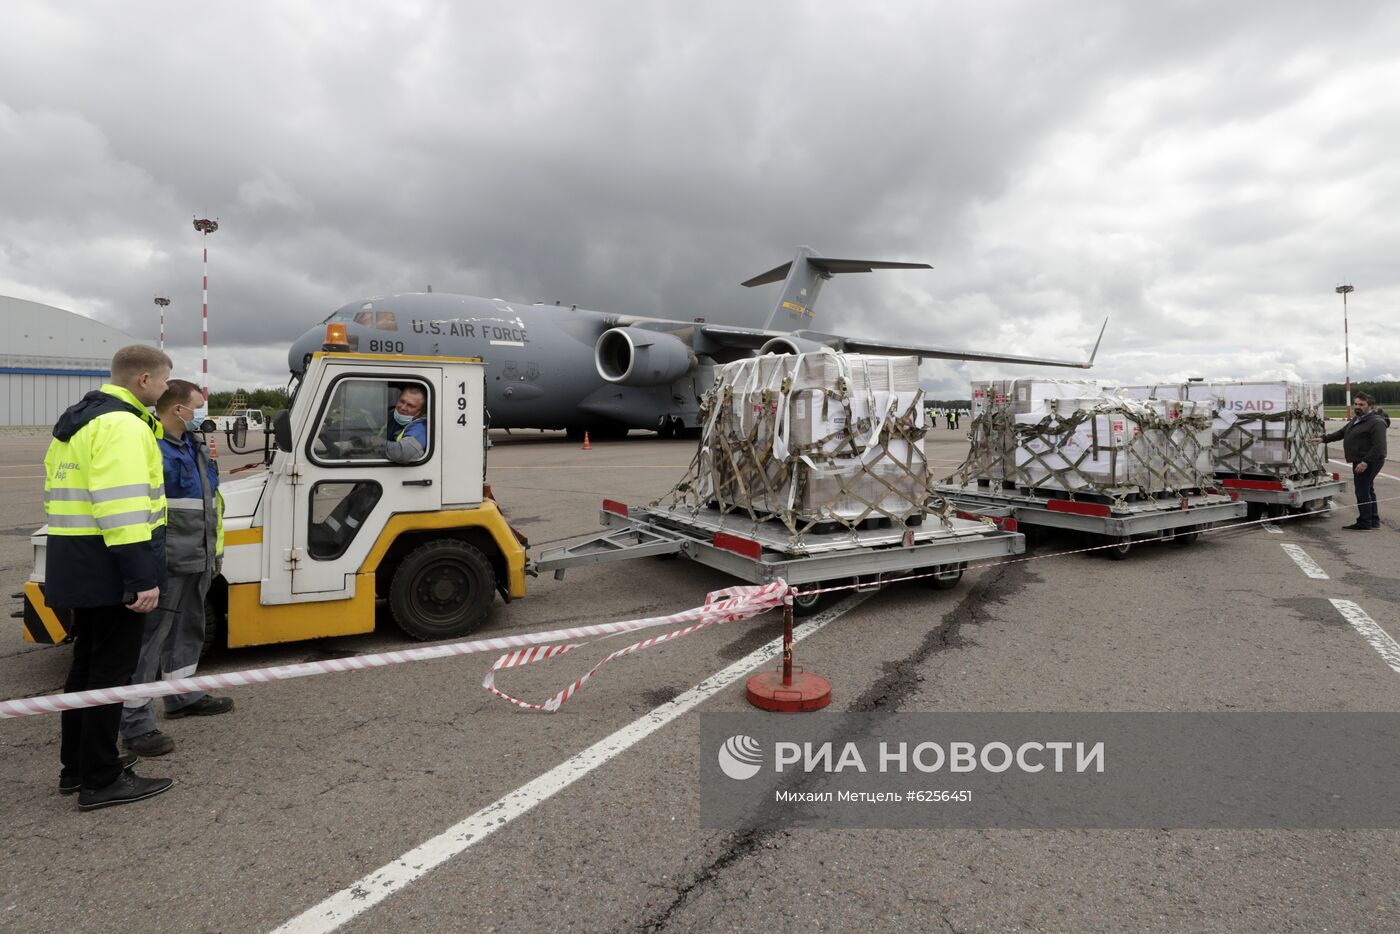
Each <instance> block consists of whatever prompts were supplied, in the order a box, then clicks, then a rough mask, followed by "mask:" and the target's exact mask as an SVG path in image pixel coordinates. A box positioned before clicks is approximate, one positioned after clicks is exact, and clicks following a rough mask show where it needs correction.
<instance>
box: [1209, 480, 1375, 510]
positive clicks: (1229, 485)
mask: <svg viewBox="0 0 1400 934" xmlns="http://www.w3.org/2000/svg"><path fill="white" fill-rule="evenodd" d="M1215 479H1216V482H1217V483H1219V484H1220V485H1221V486H1222V487H1224V488H1225V489H1226V490H1229V491H1230V492H1232V493H1237V494H1239V497H1240V499H1242V500H1243V501H1244V502H1245V503H1246V504H1247V505H1248V508H1249V515H1250V516H1251V517H1255V518H1257V517H1260V516H1262V515H1263V514H1264V513H1266V512H1267V513H1268V514H1269V515H1271V516H1280V515H1283V514H1284V513H1285V512H1287V511H1288V510H1290V509H1292V510H1294V511H1297V512H1321V511H1322V510H1324V509H1326V508H1327V507H1328V506H1330V505H1331V504H1332V497H1334V496H1336V495H1338V494H1339V493H1343V492H1345V491H1346V486H1347V485H1346V483H1345V482H1344V481H1343V480H1342V477H1341V475H1340V474H1335V473H1334V474H1330V475H1329V474H1325V473H1324V474H1313V475H1311V476H1305V477H1283V478H1277V477H1247V476H1241V475H1238V474H1230V475H1226V474H1219V473H1217V474H1216V475H1215Z"/></svg>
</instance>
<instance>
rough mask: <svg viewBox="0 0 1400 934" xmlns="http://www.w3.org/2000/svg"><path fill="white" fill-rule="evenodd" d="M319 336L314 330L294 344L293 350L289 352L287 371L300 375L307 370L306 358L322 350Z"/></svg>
mask: <svg viewBox="0 0 1400 934" xmlns="http://www.w3.org/2000/svg"><path fill="white" fill-rule="evenodd" d="M319 335H320V332H319V331H317V330H316V329H315V328H313V329H311V330H310V331H307V332H306V333H305V334H303V335H302V336H301V337H298V338H297V339H296V341H294V342H293V343H292V349H291V350H289V351H287V369H289V370H291V371H292V373H293V374H295V375H300V374H301V373H303V372H304V371H305V370H306V358H307V357H309V356H310V355H311V354H313V353H315V352H316V351H317V350H319V349H320V346H321V345H320V343H319V340H320V337H319Z"/></svg>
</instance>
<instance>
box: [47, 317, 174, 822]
mask: <svg viewBox="0 0 1400 934" xmlns="http://www.w3.org/2000/svg"><path fill="white" fill-rule="evenodd" d="M169 376H170V358H169V357H167V356H166V355H165V354H164V353H163V352H162V351H159V350H156V349H155V348H154V347H148V346H146V345H144V344H134V345H132V346H130V347H123V348H122V349H121V350H118V351H117V353H116V355H115V356H114V357H112V380H111V382H109V383H107V384H105V385H103V386H102V388H101V389H95V390H93V391H92V392H89V393H88V394H87V395H85V396H83V398H82V399H81V400H79V401H78V402H77V404H75V405H72V406H70V407H69V408H68V409H67V411H65V412H64V413H63V414H62V415H61V416H59V419H58V423H57V424H56V425H54V428H53V437H54V440H53V441H52V442H50V444H49V450H48V453H47V454H46V455H45V456H44V513H45V515H46V516H47V518H48V546H47V548H46V549H45V554H44V559H45V560H44V600H45V602H47V603H48V605H49V606H52V607H63V608H68V609H71V610H72V633H73V662H72V667H71V668H70V669H69V671H68V679H67V680H66V681H65V682H64V685H63V689H64V690H65V691H87V690H92V689H95V688H110V687H118V686H121V685H126V684H130V683H131V676H132V673H133V672H134V671H135V670H136V660H137V657H138V656H139V655H140V651H141V633H142V631H143V629H144V627H145V621H146V616H147V614H149V613H150V612H151V611H152V610H154V609H155V608H156V604H157V601H158V600H159V599H160V591H161V588H162V587H163V586H164V585H165V478H164V471H163V470H162V468H161V460H160V450H159V448H158V447H157V445H156V439H157V438H158V437H160V436H161V434H162V433H163V429H162V428H161V425H160V422H158V421H157V420H156V418H155V416H153V415H151V413H150V412H148V411H146V407H147V406H150V405H154V404H155V403H156V400H158V399H159V398H160V397H161V395H162V394H163V393H164V392H165V381H166V379H167V378H168V377H169ZM121 715H122V708H121V705H120V704H104V705H102V706H100V707H86V708H82V709H79V710H65V711H63V713H62V714H61V718H62V726H61V729H62V741H61V744H60V749H59V758H60V759H61V760H62V763H63V770H62V771H61V772H59V775H58V790H59V792H60V793H62V794H72V793H73V792H78V807H79V809H81V810H84V811H90V810H94V809H96V808H102V807H109V806H111V805H115V804H127V803H129V802H132V801H141V800H143V799H145V798H150V797H153V796H155V795H158V794H160V793H161V792H163V791H165V790H167V789H168V788H170V786H171V785H172V784H174V782H173V781H171V780H170V779H168V778H140V777H139V776H137V775H136V773H135V772H134V771H133V770H132V766H133V765H134V764H135V763H136V761H137V759H138V757H137V756H135V755H129V756H121V757H119V756H118V754H117V730H118V727H119V725H120V723H121Z"/></svg>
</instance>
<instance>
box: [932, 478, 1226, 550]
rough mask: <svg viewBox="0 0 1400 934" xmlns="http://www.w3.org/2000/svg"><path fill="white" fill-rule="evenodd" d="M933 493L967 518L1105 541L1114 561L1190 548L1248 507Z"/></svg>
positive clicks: (1206, 498)
mask: <svg viewBox="0 0 1400 934" xmlns="http://www.w3.org/2000/svg"><path fill="white" fill-rule="evenodd" d="M934 489H935V490H937V491H938V492H939V493H940V494H942V495H943V496H946V497H947V498H948V499H949V500H951V501H952V502H953V503H954V505H956V506H957V508H958V509H959V510H960V511H962V512H963V513H966V514H968V515H980V516H986V517H989V518H993V519H999V518H1012V519H1015V520H1016V523H1017V525H1018V526H1021V527H1031V526H1041V527H1045V528H1054V529H1069V530H1073V531H1077V532H1084V533H1088V534H1090V535H1094V536H1097V537H1100V538H1103V539H1105V540H1106V542H1105V543H1106V544H1109V545H1111V546H1112V547H1110V548H1106V549H1104V550H1105V552H1106V553H1107V554H1108V556H1109V557H1110V558H1113V559H1115V560H1122V559H1123V558H1126V557H1127V556H1128V553H1129V551H1131V550H1132V546H1133V545H1134V544H1138V543H1141V542H1144V541H1148V540H1152V539H1157V540H1160V541H1173V540H1175V541H1178V542H1180V543H1182V544H1190V543H1191V542H1194V541H1195V540H1196V539H1197V538H1198V537H1199V536H1200V534H1201V532H1202V531H1203V530H1205V529H1207V528H1209V527H1211V526H1212V525H1214V524H1215V523H1217V522H1221V521H1224V520H1226V519H1235V518H1239V517H1240V516H1243V515H1245V511H1246V508H1247V507H1246V504H1245V503H1244V502H1242V501H1240V497H1239V496H1238V494H1236V493H1234V492H1233V491H1230V492H1206V493H1199V494H1192V495H1189V496H1180V497H1175V496H1174V497H1171V498H1169V499H1144V500H1139V501H1135V502H1123V503H1116V502H1115V503H1107V502H1094V501H1089V500H1084V499H1070V498H1069V496H1068V494H1065V495H1064V496H1063V497H1062V498H1061V497H1055V496H1053V495H1052V496H1046V495H1045V493H1044V491H1041V494H1040V495H1034V494H1032V493H1030V492H1026V491H1022V490H1019V489H1004V488H998V487H996V486H992V485H987V486H982V485H978V486H972V485H968V486H958V485H956V484H951V483H940V484H936V485H935V486H934Z"/></svg>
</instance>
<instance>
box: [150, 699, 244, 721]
mask: <svg viewBox="0 0 1400 934" xmlns="http://www.w3.org/2000/svg"><path fill="white" fill-rule="evenodd" d="M232 709H233V698H232V697H211V696H210V695H208V694H205V695H204V696H203V697H201V698H200V699H199V700H197V701H195V702H194V703H193V704H188V705H186V706H184V707H181V708H179V709H178V710H167V711H166V712H165V718H166V719H167V720H178V719H179V718H180V717H213V716H216V715H218V714H221V713H228V712H229V711H230V710H232Z"/></svg>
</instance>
